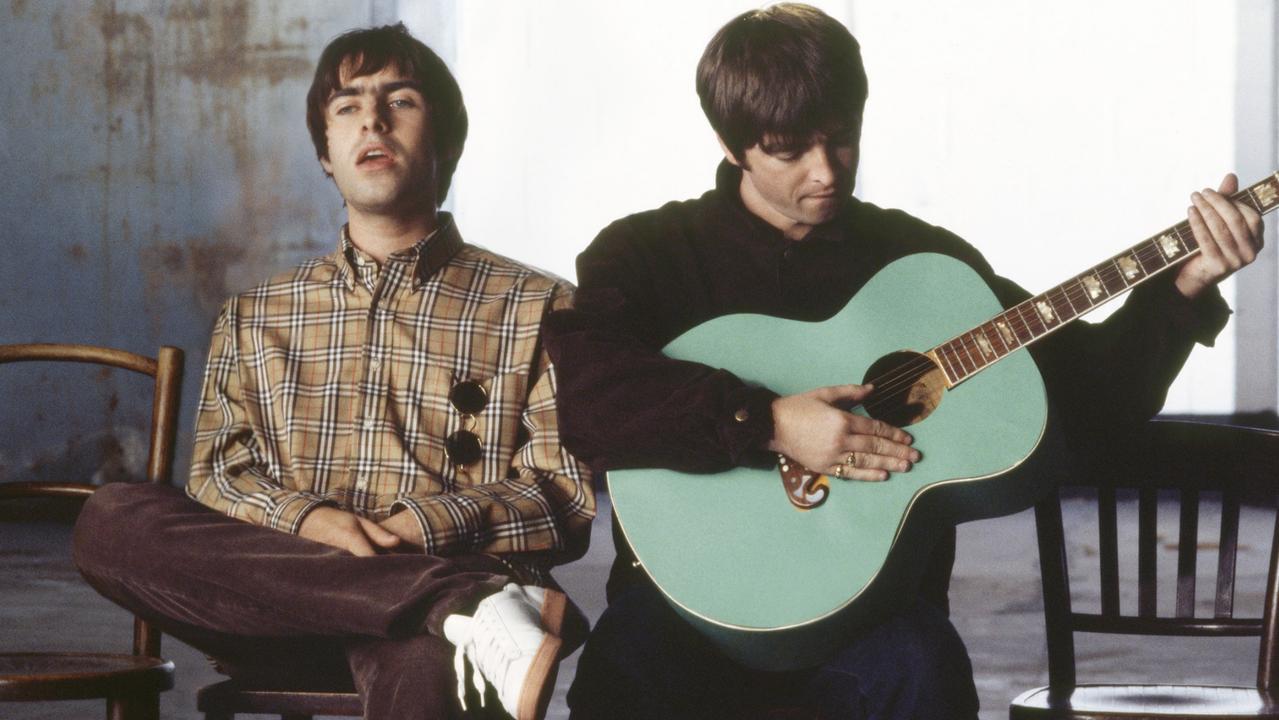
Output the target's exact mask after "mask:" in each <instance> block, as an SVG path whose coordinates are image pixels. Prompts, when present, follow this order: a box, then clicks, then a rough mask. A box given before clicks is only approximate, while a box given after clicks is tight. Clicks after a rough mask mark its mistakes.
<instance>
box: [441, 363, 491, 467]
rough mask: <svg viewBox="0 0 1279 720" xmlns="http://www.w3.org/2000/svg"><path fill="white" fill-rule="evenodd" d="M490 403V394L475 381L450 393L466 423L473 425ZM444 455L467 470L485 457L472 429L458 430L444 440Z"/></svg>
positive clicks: (459, 384) (450, 398)
mask: <svg viewBox="0 0 1279 720" xmlns="http://www.w3.org/2000/svg"><path fill="white" fill-rule="evenodd" d="M488 401H489V394H488V392H487V391H486V390H485V389H484V386H483V385H481V384H479V383H477V382H475V381H474V380H465V381H463V382H460V383H458V384H456V385H454V386H453V389H452V390H450V391H449V402H450V403H452V405H453V409H455V410H457V411H458V412H459V413H460V414H461V415H462V419H463V421H464V422H465V421H468V420H469V421H471V422H472V423H473V422H474V421H475V416H476V415H479V414H480V413H481V412H482V411H483V410H484V406H485V405H488ZM444 454H445V455H446V456H447V457H448V459H449V460H450V461H451V462H452V463H453V464H454V465H457V466H458V467H462V468H465V467H467V466H468V465H474V464H475V463H477V462H479V460H480V458H481V457H482V456H483V455H484V445H483V444H482V443H481V442H480V437H479V436H478V435H476V434H475V433H474V432H472V431H471V430H470V429H463V430H458V431H457V432H454V433H453V434H451V435H449V436H448V437H446V438H444Z"/></svg>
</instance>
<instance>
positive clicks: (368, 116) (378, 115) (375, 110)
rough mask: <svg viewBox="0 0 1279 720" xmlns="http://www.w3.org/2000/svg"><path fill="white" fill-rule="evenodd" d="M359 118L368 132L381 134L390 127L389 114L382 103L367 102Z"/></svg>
mask: <svg viewBox="0 0 1279 720" xmlns="http://www.w3.org/2000/svg"><path fill="white" fill-rule="evenodd" d="M361 119H362V120H363V122H364V129H365V130H368V131H370V132H373V133H377V134H382V133H385V132H386V131H387V130H389V129H390V115H389V114H388V113H387V109H386V106H384V105H383V104H382V103H369V104H368V106H367V108H366V109H365V110H364V117H363V118H361Z"/></svg>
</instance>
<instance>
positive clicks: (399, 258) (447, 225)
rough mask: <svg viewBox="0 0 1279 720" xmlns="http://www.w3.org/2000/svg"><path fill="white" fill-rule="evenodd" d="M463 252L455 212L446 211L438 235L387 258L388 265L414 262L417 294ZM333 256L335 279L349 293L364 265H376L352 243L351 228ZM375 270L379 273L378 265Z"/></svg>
mask: <svg viewBox="0 0 1279 720" xmlns="http://www.w3.org/2000/svg"><path fill="white" fill-rule="evenodd" d="M461 249H462V235H461V233H459V232H458V230H457V223H455V222H453V215H452V213H446V212H442V213H440V214H439V223H438V224H437V225H436V228H435V231H434V232H432V233H431V234H430V235H427V236H426V237H424V238H422V239H421V240H418V241H417V242H416V243H414V244H413V246H412V247H410V248H407V249H404V250H401V251H399V252H397V253H392V254H391V255H390V256H388V257H387V262H396V263H411V264H412V265H413V290H414V291H417V290H420V289H421V288H422V286H423V285H425V284H426V281H427V280H429V279H430V278H431V276H432V275H434V274H435V273H436V272H439V270H440V268H442V267H444V266H445V265H446V264H448V261H449V260H451V259H452V258H453V256H454V255H456V254H457V251H458V250H461ZM331 257H332V259H333V262H334V264H335V265H337V268H338V271H337V274H336V275H335V276H334V280H335V282H339V283H341V284H342V285H343V286H344V287H345V288H346V289H347V290H348V291H350V290H354V289H355V285H356V283H357V282H358V280H359V278H360V274H361V266H366V264H373V263H374V261H373V259H372V258H370V257H368V256H367V255H364V253H363V252H361V251H360V250H359V248H357V247H355V243H353V242H351V232H350V227H349V226H348V225H343V226H342V231H341V233H340V235H339V239H338V249H337V251H336V252H334V253H333V255H332V256H331ZM373 267H374V273H376V265H374V266H373Z"/></svg>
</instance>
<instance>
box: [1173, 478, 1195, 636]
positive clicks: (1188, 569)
mask: <svg viewBox="0 0 1279 720" xmlns="http://www.w3.org/2000/svg"><path fill="white" fill-rule="evenodd" d="M1198 557H1199V491H1197V490H1182V491H1181V521H1180V523H1179V530H1178V536H1177V610H1176V614H1177V617H1179V618H1192V617H1194V616H1195V569H1196V568H1195V564H1196V560H1197V559H1198Z"/></svg>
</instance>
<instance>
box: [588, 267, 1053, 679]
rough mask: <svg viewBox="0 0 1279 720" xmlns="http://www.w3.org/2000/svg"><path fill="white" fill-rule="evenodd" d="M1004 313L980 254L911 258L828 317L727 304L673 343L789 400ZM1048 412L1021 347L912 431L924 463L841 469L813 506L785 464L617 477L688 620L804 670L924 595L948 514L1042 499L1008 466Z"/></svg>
mask: <svg viewBox="0 0 1279 720" xmlns="http://www.w3.org/2000/svg"><path fill="white" fill-rule="evenodd" d="M1002 310H1003V308H1002V307H1001V306H1000V304H999V303H998V301H997V300H996V299H995V296H994V294H993V293H992V292H991V291H990V289H989V288H988V287H987V286H986V284H985V283H984V282H983V281H982V280H981V278H980V277H979V276H978V275H977V274H976V273H975V272H974V271H973V270H972V269H971V268H969V267H968V266H967V265H964V264H963V263H961V262H959V261H957V260H954V259H952V258H949V257H945V256H942V255H935V254H919V255H911V256H907V257H905V258H902V259H900V260H897V261H895V262H893V263H892V264H890V265H888V266H887V267H885V268H884V269H883V270H882V271H880V272H879V273H878V274H876V275H875V276H874V277H873V278H872V279H871V280H870V281H869V282H868V283H867V284H866V286H865V287H864V288H863V289H862V290H861V291H860V292H858V293H857V295H856V296H855V297H854V298H853V299H852V300H851V301H850V302H849V303H848V305H847V306H846V307H845V308H844V309H843V310H841V311H840V312H839V313H838V314H837V315H835V316H834V317H833V318H831V319H829V320H826V321H823V322H819V323H808V322H799V321H793V320H781V319H778V318H774V317H769V316H764V315H730V316H725V317H720V318H716V319H714V320H711V321H709V322H706V323H703V324H701V325H699V326H697V327H695V328H693V329H692V330H690V331H688V332H687V333H685V334H683V335H681V336H680V337H678V338H676V339H675V340H674V341H672V342H671V343H670V344H669V345H668V346H667V347H666V348H665V353H666V354H667V355H669V356H671V357H675V358H680V359H687V360H694V361H697V362H701V363H704V364H707V365H711V366H714V367H721V368H726V369H728V370H730V371H732V372H733V373H734V374H736V375H737V376H738V377H740V378H742V379H743V380H745V381H747V382H749V383H753V384H759V385H763V386H767V387H769V388H771V389H772V390H774V391H776V392H778V393H781V394H783V395H786V394H793V393H798V392H803V391H806V390H810V389H812V388H815V387H819V386H825V385H836V384H840V383H848V382H862V381H863V375H864V373H865V371H866V369H867V368H868V367H869V366H870V365H871V364H872V363H873V362H875V361H876V360H878V359H879V358H880V357H882V356H884V355H887V354H889V353H891V352H895V351H898V350H914V351H917V352H924V351H927V350H929V349H931V348H933V347H934V346H936V345H939V344H940V343H943V342H945V341H946V340H949V339H950V338H952V337H954V336H956V335H958V334H960V333H962V332H965V331H967V330H969V329H971V328H973V327H975V326H977V325H979V324H981V323H983V322H985V321H986V320H988V319H990V318H991V317H992V316H994V315H996V314H997V313H999V312H1001V311H1002ZM857 412H861V411H860V410H857ZM1046 421H1047V399H1046V396H1045V392H1044V385H1043V381H1042V379H1041V377H1040V375H1039V371H1038V369H1037V368H1036V366H1035V364H1034V361H1033V360H1032V359H1031V357H1030V355H1029V354H1028V353H1026V352H1014V353H1012V354H1010V355H1009V356H1008V357H1005V358H1003V359H1002V360H1000V361H999V362H997V363H995V364H994V365H992V366H991V367H990V368H988V369H987V370H985V371H984V372H980V373H978V374H976V375H974V376H972V377H971V378H969V379H968V380H966V381H964V382H963V383H961V384H959V385H958V386H956V387H953V388H951V389H950V390H948V391H947V392H945V393H944V394H943V397H942V401H941V404H940V405H939V406H938V407H937V408H936V410H935V411H934V412H933V413H932V414H931V415H929V416H928V417H926V418H925V419H924V420H922V421H921V422H919V423H917V424H914V425H912V426H910V428H909V432H910V433H911V434H912V435H913V436H914V437H915V447H916V448H918V449H919V450H920V452H921V453H922V454H923V459H922V460H921V461H920V462H919V463H918V464H916V465H915V467H914V468H913V469H912V470H911V471H910V472H906V473H897V474H893V475H892V476H891V478H890V479H889V480H888V481H887V482H880V483H870V482H856V481H841V480H832V481H831V488H830V493H829V496H828V497H827V499H826V501H825V502H824V503H823V504H821V505H819V506H818V507H815V508H813V509H810V510H800V509H798V508H796V507H794V506H793V505H791V503H790V502H789V501H788V499H787V496H786V492H785V490H784V489H783V486H782V482H781V480H780V476H779V473H778V471H777V469H776V468H773V469H770V470H757V469H750V468H737V469H734V470H730V471H728V472H723V473H717V474H685V473H678V472H674V471H670V470H655V469H645V470H619V471H613V472H610V473H609V474H608V487H609V493H610V495H611V499H612V503H613V509H614V512H616V514H617V518H618V521H619V523H620V525H621V527H622V531H623V533H624V534H625V536H626V539H627V541H628V542H629V543H630V545H631V547H632V548H633V549H634V551H635V555H636V557H637V558H638V560H639V562H640V563H641V564H642V566H643V568H644V570H645V571H646V572H647V573H648V574H649V576H650V577H651V578H652V580H653V582H654V583H655V584H656V585H657V587H658V588H659V589H660V590H661V592H662V593H663V594H664V595H665V596H666V598H667V599H668V600H669V601H670V602H671V604H672V605H673V606H674V607H675V608H676V610H677V611H678V612H679V613H680V614H681V615H682V616H683V617H684V618H685V619H687V620H688V621H689V622H690V623H691V624H693V625H694V626H695V627H696V628H697V629H699V630H700V631H702V632H703V633H704V634H705V635H706V636H707V637H708V638H710V640H711V641H712V642H714V643H715V644H716V645H717V646H718V647H720V648H721V649H722V650H723V651H724V652H725V653H726V654H727V655H728V656H730V657H732V658H733V659H735V660H737V661H738V662H740V663H742V664H745V665H747V666H750V667H754V668H758V669H762V670H789V669H798V668H803V667H809V666H812V665H815V664H817V663H820V662H821V661H822V660H824V659H826V658H827V657H829V656H830V655H831V654H832V653H833V652H834V651H835V650H837V649H838V648H839V647H840V646H841V645H843V644H844V643H845V642H846V641H847V639H848V637H849V635H850V634H851V633H853V632H856V631H857V629H858V628H859V627H862V626H864V625H865V624H866V623H870V622H874V620H875V618H876V617H879V616H880V614H881V613H884V612H888V611H891V609H892V607H893V605H894V603H900V602H907V601H909V599H910V598H912V597H913V593H914V592H915V590H916V587H917V585H918V581H919V577H920V574H921V571H922V568H923V566H924V565H925V561H926V560H927V558H928V556H929V553H930V551H931V550H932V548H933V545H934V542H935V540H936V538H937V537H938V535H939V534H940V533H941V532H943V531H945V530H946V529H947V528H948V527H949V526H950V525H953V524H954V523H957V522H962V521H964V520H974V519H978V518H983V517H993V516H996V515H1003V514H1008V513H1011V512H1017V511H1019V510H1022V509H1024V508H1026V507H1029V506H1030V505H1031V504H1033V502H1034V501H1035V499H1036V498H1037V497H1038V496H1039V495H1040V494H1041V493H1042V491H1043V490H1045V489H1046V488H1045V487H1043V486H1044V485H1045V484H1046V481H1044V480H1039V481H1038V482H1036V480H1037V477H1036V474H1032V473H1012V472H1010V471H1013V470H1014V469H1017V468H1019V467H1021V466H1023V465H1024V464H1025V461H1026V460H1027V459H1028V458H1029V457H1030V455H1031V454H1032V452H1033V451H1034V450H1035V448H1036V446H1037V445H1038V444H1039V442H1040V440H1041V438H1042V437H1043V435H1044V431H1045V425H1046Z"/></svg>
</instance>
